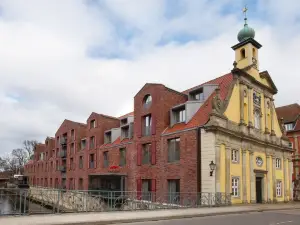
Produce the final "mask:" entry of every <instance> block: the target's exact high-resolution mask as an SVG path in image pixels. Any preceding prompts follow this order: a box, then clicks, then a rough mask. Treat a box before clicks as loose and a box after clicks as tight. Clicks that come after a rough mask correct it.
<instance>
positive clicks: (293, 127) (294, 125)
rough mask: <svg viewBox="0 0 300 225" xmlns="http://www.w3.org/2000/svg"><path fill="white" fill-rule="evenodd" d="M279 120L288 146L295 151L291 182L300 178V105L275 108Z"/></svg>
mask: <svg viewBox="0 0 300 225" xmlns="http://www.w3.org/2000/svg"><path fill="white" fill-rule="evenodd" d="M276 113H277V115H278V118H279V119H282V120H283V121H282V122H283V123H284V127H285V131H286V135H287V137H288V138H289V140H290V146H291V147H292V148H293V149H295V152H294V156H293V161H294V172H293V180H295V179H296V178H298V179H299V178H300V170H299V168H300V159H299V155H300V105H299V104H297V103H295V104H291V105H285V106H281V107H278V108H276Z"/></svg>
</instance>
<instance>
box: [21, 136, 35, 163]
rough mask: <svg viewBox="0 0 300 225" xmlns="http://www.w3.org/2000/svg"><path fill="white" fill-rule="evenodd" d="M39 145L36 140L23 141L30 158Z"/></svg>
mask: <svg viewBox="0 0 300 225" xmlns="http://www.w3.org/2000/svg"><path fill="white" fill-rule="evenodd" d="M36 145H37V141H35V140H25V141H23V148H24V150H25V151H26V152H27V155H28V159H31V158H32V156H33V153H34V148H35V146H36Z"/></svg>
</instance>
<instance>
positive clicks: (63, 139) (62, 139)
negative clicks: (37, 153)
mask: <svg viewBox="0 0 300 225" xmlns="http://www.w3.org/2000/svg"><path fill="white" fill-rule="evenodd" d="M60 144H61V145H66V144H67V138H66V137H62V138H61V139H60Z"/></svg>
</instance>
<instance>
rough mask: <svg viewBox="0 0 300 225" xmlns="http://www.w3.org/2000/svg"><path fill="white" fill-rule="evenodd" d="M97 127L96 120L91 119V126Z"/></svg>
mask: <svg viewBox="0 0 300 225" xmlns="http://www.w3.org/2000/svg"><path fill="white" fill-rule="evenodd" d="M95 127H96V120H91V122H90V128H95Z"/></svg>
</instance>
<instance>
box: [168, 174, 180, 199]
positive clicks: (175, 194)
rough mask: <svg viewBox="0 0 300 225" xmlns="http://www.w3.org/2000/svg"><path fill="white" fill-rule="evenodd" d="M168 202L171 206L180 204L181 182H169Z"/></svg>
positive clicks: (177, 180)
mask: <svg viewBox="0 0 300 225" xmlns="http://www.w3.org/2000/svg"><path fill="white" fill-rule="evenodd" d="M168 200H169V203H171V204H179V202H180V180H179V179H176V180H168Z"/></svg>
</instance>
